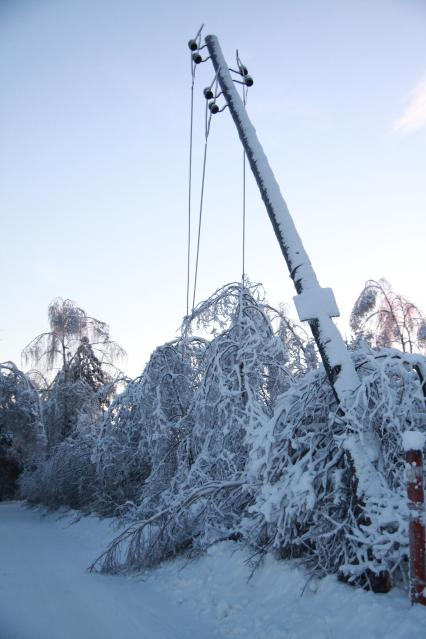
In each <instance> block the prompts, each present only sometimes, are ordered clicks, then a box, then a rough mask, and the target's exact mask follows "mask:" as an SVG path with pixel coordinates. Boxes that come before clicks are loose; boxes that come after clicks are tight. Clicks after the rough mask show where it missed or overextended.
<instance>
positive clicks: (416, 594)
mask: <svg viewBox="0 0 426 639" xmlns="http://www.w3.org/2000/svg"><path fill="white" fill-rule="evenodd" d="M423 445H424V435H423V434H422V433H417V432H416V431H408V432H406V433H404V448H405V459H406V462H407V497H408V508H409V512H410V520H409V553H410V558H409V565H410V599H411V603H412V604H422V605H423V606H426V565H425V542H426V539H425V502H424V488H423V484H424V475H423V453H422V448H423Z"/></svg>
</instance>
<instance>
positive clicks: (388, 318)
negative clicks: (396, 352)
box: [350, 279, 426, 353]
mask: <svg viewBox="0 0 426 639" xmlns="http://www.w3.org/2000/svg"><path fill="white" fill-rule="evenodd" d="M350 324H351V328H352V330H353V332H354V335H355V337H356V338H358V339H359V338H362V339H365V340H366V341H367V342H368V343H369V344H371V345H372V346H373V348H399V349H401V350H402V351H403V352H404V353H413V352H415V351H420V352H423V353H425V352H426V318H425V316H424V315H423V314H422V312H421V311H420V309H419V308H418V306H416V305H415V304H413V303H412V302H410V301H409V300H407V298H405V297H404V296H403V295H399V294H398V293H395V291H393V290H392V288H391V286H390V284H389V282H387V281H386V280H385V279H380V280H378V281H375V280H368V282H366V284H365V286H364V288H363V289H362V291H361V293H360V295H359V297H358V299H357V301H356V302H355V305H354V307H353V309H352V313H351V318H350Z"/></svg>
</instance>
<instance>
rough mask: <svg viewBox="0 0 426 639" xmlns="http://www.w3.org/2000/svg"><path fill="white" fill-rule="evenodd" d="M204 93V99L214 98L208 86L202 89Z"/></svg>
mask: <svg viewBox="0 0 426 639" xmlns="http://www.w3.org/2000/svg"><path fill="white" fill-rule="evenodd" d="M203 93H204V97H205V98H206V100H212V99H213V98H214V93H213V91H212V90H211V88H210V87H206V88H205V89H204V91H203Z"/></svg>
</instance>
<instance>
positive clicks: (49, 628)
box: [0, 502, 217, 639]
mask: <svg viewBox="0 0 426 639" xmlns="http://www.w3.org/2000/svg"><path fill="white" fill-rule="evenodd" d="M69 522H70V520H69V519H67V518H64V519H59V520H58V519H57V518H55V516H51V515H49V516H47V517H41V516H40V514H39V513H38V512H37V511H31V510H28V509H26V508H24V507H22V506H21V505H20V504H19V503H17V502H15V503H1V504H0V639H98V638H99V639H100V638H102V639H110V638H111V639H112V638H114V639H118V638H120V639H139V638H140V639H145V638H146V639H169V638H170V639H189V637H192V638H194V637H206V638H207V639H209V638H210V637H212V638H213V637H215V636H217V634H214V633H213V632H212V631H210V630H209V628H208V627H207V625H206V624H203V623H202V622H201V621H200V620H196V619H194V615H193V614H191V611H188V610H185V609H184V608H182V606H178V605H176V604H174V603H173V602H172V601H168V600H167V596H166V595H165V594H164V593H163V592H160V591H158V590H157V589H156V588H155V584H152V583H150V584H147V583H145V582H144V581H142V580H141V579H138V578H126V577H105V576H102V575H93V574H89V573H87V572H86V568H87V566H88V565H89V563H90V561H91V560H92V559H93V558H94V557H95V556H96V555H97V554H98V552H99V550H101V549H102V548H103V546H104V545H105V543H106V541H107V540H108V539H110V538H111V537H112V536H113V533H112V531H111V530H110V529H108V528H106V527H104V526H102V525H99V524H98V522H97V521H96V520H93V519H88V520H83V521H81V522H80V523H79V524H77V525H74V526H73V525H71V526H70V523H69ZM95 527H96V530H94V528H95ZM94 532H96V533H97V534H93V533H94ZM100 533H101V534H100Z"/></svg>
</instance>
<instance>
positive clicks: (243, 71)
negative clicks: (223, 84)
mask: <svg viewBox="0 0 426 639" xmlns="http://www.w3.org/2000/svg"><path fill="white" fill-rule="evenodd" d="M239 68H240V72H241V75H248V70H247V67H245V66H244V64H240V65H239Z"/></svg>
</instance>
